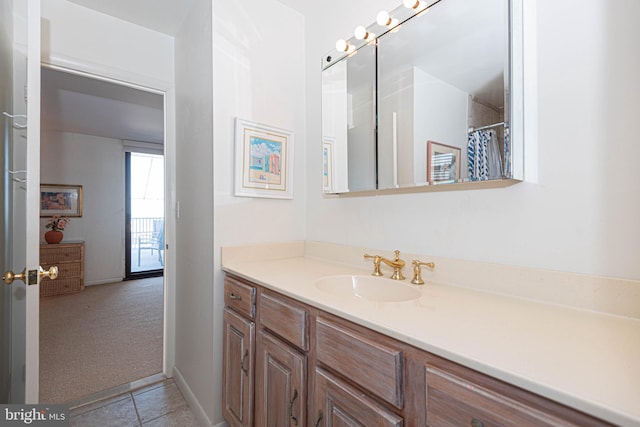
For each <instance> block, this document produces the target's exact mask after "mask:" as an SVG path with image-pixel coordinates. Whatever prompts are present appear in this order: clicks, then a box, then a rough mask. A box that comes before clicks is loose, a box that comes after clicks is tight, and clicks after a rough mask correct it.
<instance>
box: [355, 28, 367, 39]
mask: <svg viewBox="0 0 640 427" xmlns="http://www.w3.org/2000/svg"><path fill="white" fill-rule="evenodd" d="M353 36H354V37H355V38H357V39H358V40H363V39H366V38H367V37H368V36H369V33H368V32H367V29H366V28H364V27H363V26H362V25H360V26H359V27H356V29H355V31H354V32H353Z"/></svg>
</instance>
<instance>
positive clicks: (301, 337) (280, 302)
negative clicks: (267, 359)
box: [258, 293, 309, 351]
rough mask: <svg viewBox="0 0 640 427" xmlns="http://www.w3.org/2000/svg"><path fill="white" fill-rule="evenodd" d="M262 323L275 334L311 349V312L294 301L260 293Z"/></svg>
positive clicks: (301, 346) (303, 347)
mask: <svg viewBox="0 0 640 427" xmlns="http://www.w3.org/2000/svg"><path fill="white" fill-rule="evenodd" d="M258 310H259V311H260V323H261V324H262V326H264V327H265V328H267V329H269V330H271V331H272V332H273V333H274V334H276V335H279V336H280V337H281V338H284V339H285V340H287V341H289V342H290V343H291V344H293V345H295V346H296V347H298V348H300V349H302V350H305V351H307V350H309V312H308V311H307V310H306V309H305V308H304V307H302V306H301V305H298V304H296V303H294V302H292V301H289V300H285V299H284V298H282V297H280V296H277V295H273V294H269V293H262V294H261V295H260V302H259V308H258Z"/></svg>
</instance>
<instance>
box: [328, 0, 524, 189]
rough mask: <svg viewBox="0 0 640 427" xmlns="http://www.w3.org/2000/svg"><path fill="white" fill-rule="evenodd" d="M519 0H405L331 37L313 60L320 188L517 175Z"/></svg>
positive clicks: (503, 179)
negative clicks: (331, 43)
mask: <svg viewBox="0 0 640 427" xmlns="http://www.w3.org/2000/svg"><path fill="white" fill-rule="evenodd" d="M520 2H521V0H482V1H479V0H440V1H436V2H433V0H431V1H429V2H427V3H425V2H424V0H420V1H417V0H416V1H415V4H414V8H409V7H405V6H403V5H401V6H400V7H398V8H397V9H395V10H393V11H391V12H389V13H386V15H385V12H382V13H381V14H382V15H385V16H383V19H382V21H381V17H380V15H379V16H378V22H376V23H374V24H371V25H369V26H368V27H366V28H362V27H361V28H359V29H356V36H357V37H355V36H354V37H352V38H350V39H349V40H346V41H345V40H340V41H339V42H338V43H336V49H333V50H332V51H331V52H330V53H328V54H326V55H325V56H324V57H323V58H322V62H323V65H322V142H323V191H324V193H325V194H342V195H368V194H372V193H373V194H384V193H394V192H419V191H440V190H458V189H471V188H488V187H500V186H507V185H511V184H513V183H515V182H518V181H519V180H522V179H523V132H522V128H523V125H522V120H523V118H522V111H523V96H522V91H523V90H522V47H521V43H522V34H521V33H522V28H521V27H522V25H521V16H522V15H521V13H522V12H521V5H520ZM405 3H414V2H411V1H409V2H405ZM384 18H387V19H386V21H385V19H384ZM358 32H359V33H360V34H357V33H358ZM338 49H339V50H338Z"/></svg>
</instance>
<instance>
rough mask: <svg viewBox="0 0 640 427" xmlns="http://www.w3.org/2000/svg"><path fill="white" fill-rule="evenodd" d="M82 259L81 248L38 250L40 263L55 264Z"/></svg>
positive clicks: (47, 248)
mask: <svg viewBox="0 0 640 427" xmlns="http://www.w3.org/2000/svg"><path fill="white" fill-rule="evenodd" d="M81 258H82V246H80V245H73V246H52V247H47V246H44V247H41V248H40V263H41V264H55V263H57V262H61V261H79V260H80V259H81Z"/></svg>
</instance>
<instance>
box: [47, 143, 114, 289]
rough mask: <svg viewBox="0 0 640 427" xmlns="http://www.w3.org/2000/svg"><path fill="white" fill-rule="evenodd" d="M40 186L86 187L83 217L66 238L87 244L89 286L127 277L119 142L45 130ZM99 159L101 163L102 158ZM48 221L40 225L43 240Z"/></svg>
mask: <svg viewBox="0 0 640 427" xmlns="http://www.w3.org/2000/svg"><path fill="white" fill-rule="evenodd" d="M40 159H41V161H40V182H42V183H45V184H67V185H82V190H83V210H82V217H81V218H71V222H70V223H69V225H67V228H65V230H64V240H63V241H71V240H84V241H85V284H86V285H95V284H100V283H109V282H115V281H119V280H122V278H123V277H124V273H125V272H124V270H125V266H124V222H125V215H124V213H125V212H124V209H125V206H124V203H125V194H124V190H125V179H124V169H125V168H124V151H123V150H122V142H121V141H120V140H117V139H109V138H101V137H98V136H90V135H80V134H75V133H61V132H53V131H48V132H47V131H44V132H42V134H41V143H40ZM98 159H99V160H98ZM46 222H47V219H46V218H43V219H41V221H40V224H41V225H40V241H41V242H44V237H43V236H44V232H45V231H47V229H45V224H46Z"/></svg>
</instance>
